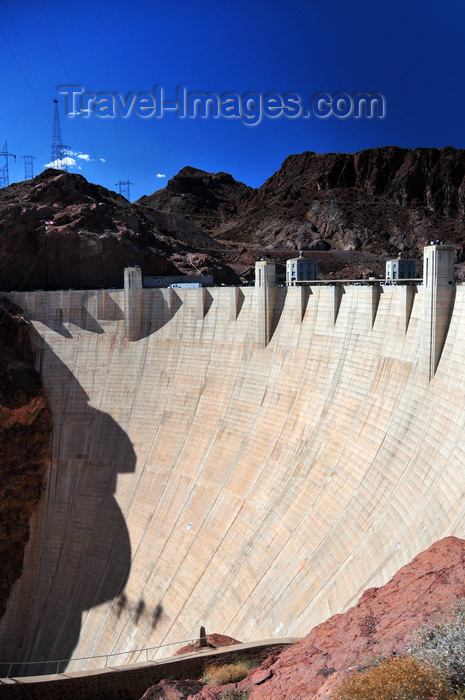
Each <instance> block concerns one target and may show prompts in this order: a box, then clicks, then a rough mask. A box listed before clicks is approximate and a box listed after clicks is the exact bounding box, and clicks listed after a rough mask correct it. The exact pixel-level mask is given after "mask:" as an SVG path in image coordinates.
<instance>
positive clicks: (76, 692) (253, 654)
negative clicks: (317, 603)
mask: <svg viewBox="0 0 465 700" xmlns="http://www.w3.org/2000/svg"><path fill="white" fill-rule="evenodd" d="M192 641H194V640H192ZM297 641H299V638H297V637H296V638H285V639H268V640H263V641H257V642H250V643H244V644H234V645H232V646H228V647H219V648H216V649H212V648H210V647H205V648H204V649H202V650H200V651H199V650H197V651H194V652H191V653H187V654H180V655H177V656H168V657H164V658H161V659H157V660H148V659H147V660H145V661H139V662H137V663H131V664H126V665H118V666H110V665H108V661H107V662H106V663H105V665H104V666H101V667H99V668H95V669H93V670H85V671H68V670H67V671H66V673H59V672H57V673H53V674H47V675H40V676H24V677H22V676H14V677H12V676H10V677H4V678H0V693H1V696H2V698H5V700H29V699H30V698H31V697H41V698H42V697H46V698H48V700H55V699H56V700H59V699H60V698H63V697H66V698H67V700H88V698H97V697H102V695H103V694H105V697H110V696H111V697H117V696H118V697H140V696H141V695H142V694H143V693H145V692H146V690H147V688H149V687H150V686H151V685H155V684H156V683H158V682H159V681H160V680H163V679H165V680H167V679H171V680H182V679H188V678H196V677H197V678H199V677H200V676H201V675H202V673H203V672H204V669H205V667H206V666H207V665H208V664H209V663H212V662H214V661H220V662H223V663H225V662H227V663H228V662H229V663H234V662H235V661H237V660H239V659H241V660H243V659H244V658H253V659H256V660H257V661H258V662H259V663H261V662H262V661H264V660H265V658H267V656H269V655H270V654H277V653H279V652H281V651H283V650H284V649H285V648H286V647H288V646H290V645H291V644H294V643H295V642H297ZM182 643H183V642H176V643H175V644H182ZM164 646H168V645H164ZM158 648H159V647H154V649H158ZM139 651H145V650H139ZM149 651H151V649H147V652H149ZM126 653H127V652H126ZM113 656H116V655H115V654H109V655H108V658H111V657H113ZM89 658H94V659H99V658H105V657H89ZM41 663H42V664H43V663H44V662H41ZM54 663H57V662H54ZM21 666H25V664H21Z"/></svg>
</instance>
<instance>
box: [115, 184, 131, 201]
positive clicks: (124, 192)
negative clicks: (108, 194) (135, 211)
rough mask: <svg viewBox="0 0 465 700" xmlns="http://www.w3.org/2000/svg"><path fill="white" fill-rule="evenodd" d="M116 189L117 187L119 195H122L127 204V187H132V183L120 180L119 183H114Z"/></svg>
mask: <svg viewBox="0 0 465 700" xmlns="http://www.w3.org/2000/svg"><path fill="white" fill-rule="evenodd" d="M115 184H116V186H117V187H119V193H120V194H122V195H123V197H126V199H127V200H128V202H130V201H131V200H130V199H129V185H133V184H134V183H133V182H129V180H120V181H119V182H116V183H115Z"/></svg>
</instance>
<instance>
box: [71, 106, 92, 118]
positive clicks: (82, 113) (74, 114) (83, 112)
mask: <svg viewBox="0 0 465 700" xmlns="http://www.w3.org/2000/svg"><path fill="white" fill-rule="evenodd" d="M89 114H90V109H89V108H88V107H86V109H77V110H75V111H74V112H67V114H66V116H67V117H88V116H89Z"/></svg>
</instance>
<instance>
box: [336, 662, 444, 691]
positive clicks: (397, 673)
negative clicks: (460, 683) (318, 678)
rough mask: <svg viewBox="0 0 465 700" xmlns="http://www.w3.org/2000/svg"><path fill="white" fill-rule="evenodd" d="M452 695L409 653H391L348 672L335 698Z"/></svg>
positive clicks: (439, 678)
mask: <svg viewBox="0 0 465 700" xmlns="http://www.w3.org/2000/svg"><path fill="white" fill-rule="evenodd" d="M432 696H433V697H434V698H436V699H437V700H451V699H452V698H454V697H456V696H455V695H454V694H453V693H452V691H451V689H450V686H449V684H448V682H447V680H446V679H445V678H444V676H443V675H442V674H441V673H440V672H439V671H438V670H437V669H435V668H433V667H431V666H427V665H424V664H421V663H420V662H419V661H417V660H416V659H414V658H413V657H411V656H395V657H393V658H392V659H389V660H387V661H383V662H381V663H380V664H378V665H377V666H373V667H372V668H369V669H367V670H365V671H362V672H361V673H354V674H352V675H351V676H350V677H349V678H348V679H347V680H346V681H344V682H343V683H342V684H341V686H340V687H339V689H338V690H337V691H336V693H335V695H334V698H335V700H418V699H419V698H429V697H432Z"/></svg>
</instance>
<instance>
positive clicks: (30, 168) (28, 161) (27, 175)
mask: <svg viewBox="0 0 465 700" xmlns="http://www.w3.org/2000/svg"><path fill="white" fill-rule="evenodd" d="M21 158H24V179H25V180H32V178H33V177H34V159H35V156H21Z"/></svg>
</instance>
